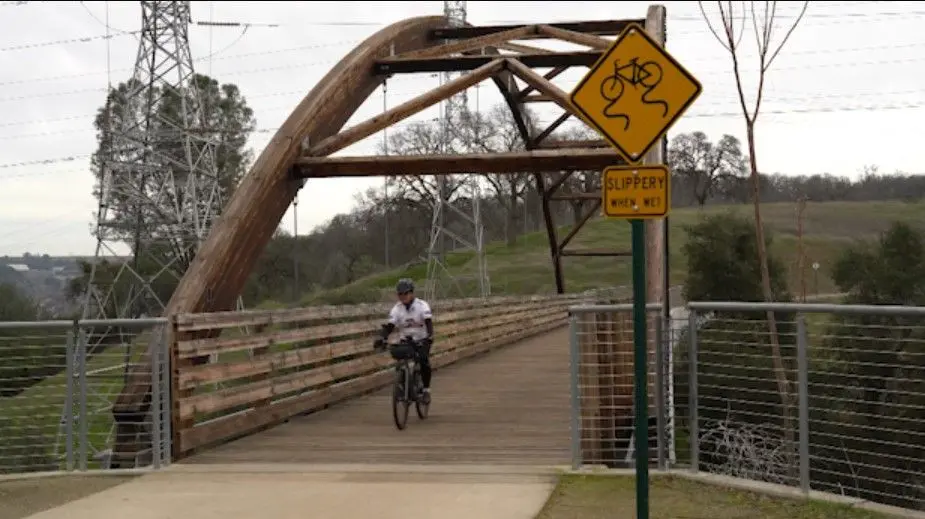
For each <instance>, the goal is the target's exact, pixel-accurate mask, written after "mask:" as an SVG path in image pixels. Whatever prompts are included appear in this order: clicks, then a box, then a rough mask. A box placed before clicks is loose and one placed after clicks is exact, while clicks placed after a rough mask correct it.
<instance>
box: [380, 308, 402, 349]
mask: <svg viewBox="0 0 925 519" xmlns="http://www.w3.org/2000/svg"><path fill="white" fill-rule="evenodd" d="M396 324H398V315H396V310H395V307H394V306H393V307H392V309H391V310H389V321H388V322H387V323H385V324H384V325H383V326H382V340H383V341H385V340H388V338H389V335H391V333H392V332H393V331H395V325H396Z"/></svg>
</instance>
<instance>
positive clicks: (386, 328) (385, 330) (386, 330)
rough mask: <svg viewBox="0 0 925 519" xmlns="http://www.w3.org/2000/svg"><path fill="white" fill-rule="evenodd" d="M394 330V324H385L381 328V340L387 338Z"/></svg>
mask: <svg viewBox="0 0 925 519" xmlns="http://www.w3.org/2000/svg"><path fill="white" fill-rule="evenodd" d="M394 330H395V324H394V323H386V324H384V325H383V326H382V340H386V339H388V338H389V335H391V333H392V332H393V331H394Z"/></svg>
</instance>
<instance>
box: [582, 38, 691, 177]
mask: <svg viewBox="0 0 925 519" xmlns="http://www.w3.org/2000/svg"><path fill="white" fill-rule="evenodd" d="M700 91H701V86H700V83H699V82H698V81H697V79H696V78H694V76H693V75H691V74H690V73H689V72H687V71H686V70H684V68H683V67H682V66H681V64H680V63H678V62H677V61H676V60H675V59H674V58H673V57H671V55H669V54H668V53H667V52H666V51H665V49H663V48H662V46H661V45H659V43H658V42H656V41H655V40H653V39H652V38H651V37H650V36H649V35H648V34H647V33H646V31H645V29H643V28H642V27H641V26H639V25H637V24H630V25H629V26H628V27H627V28H626V29H624V30H623V32H622V33H621V34H620V37H619V38H618V39H617V40H616V41H615V42H614V43H613V45H611V47H610V48H609V49H608V50H607V51H606V52H605V53H604V55H603V56H601V58H600V59H599V60H598V61H597V63H595V64H594V66H593V67H592V68H591V70H590V71H589V72H588V74H587V75H586V76H585V77H584V79H582V80H581V82H579V83H578V86H576V87H575V90H574V91H573V92H572V94H571V101H572V104H573V105H574V106H575V108H576V109H577V110H578V111H579V112H580V113H581V116H582V118H583V119H584V120H585V122H587V123H588V124H589V125H591V126H592V127H594V128H595V129H597V131H598V132H600V133H601V135H602V136H603V137H604V138H605V139H607V141H609V142H610V144H611V145H613V146H614V147H615V148H616V149H617V151H619V152H620V154H621V155H623V156H624V157H626V159H627V160H628V161H630V162H639V161H640V160H642V157H643V155H645V154H646V152H647V151H649V149H650V148H651V147H652V146H653V145H654V144H655V143H656V142H658V141H659V139H661V137H662V135H664V133H665V132H666V131H668V129H669V128H670V127H671V125H672V124H674V122H675V121H677V120H678V118H679V117H681V114H683V113H684V111H685V110H687V108H688V107H689V106H690V105H691V104H692V103H693V102H694V100H695V99H697V96H699V95H700Z"/></svg>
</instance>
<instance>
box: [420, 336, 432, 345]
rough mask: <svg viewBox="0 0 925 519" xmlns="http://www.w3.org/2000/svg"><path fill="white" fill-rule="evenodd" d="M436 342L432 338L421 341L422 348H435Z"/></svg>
mask: <svg viewBox="0 0 925 519" xmlns="http://www.w3.org/2000/svg"><path fill="white" fill-rule="evenodd" d="M433 344H434V340H433V338H431V337H425V338H423V339H421V346H433Z"/></svg>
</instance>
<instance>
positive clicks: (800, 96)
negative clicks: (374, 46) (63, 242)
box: [0, 88, 925, 142]
mask: <svg viewBox="0 0 925 519" xmlns="http://www.w3.org/2000/svg"><path fill="white" fill-rule="evenodd" d="M302 93H304V91H303V90H290V91H285V92H272V93H267V94H259V95H254V96H249V97H248V99H259V98H266V97H279V96H285V95H297V94H302ZM923 93H925V88H921V89H908V90H883V91H876V90H873V91H868V92H852V93H845V94H814V93H796V94H792V95H783V96H781V95H773V93H771V94H770V95H769V93H768V92H766V93H765V102H766V103H793V102H809V101H819V100H830V101H831V100H836V101H841V100H853V99H859V98H865V97H877V98H884V97H888V96H898V95H912V94H923ZM390 94H391V95H393V96H394V95H398V96H406V97H412V96H415V95H418V94H420V89H416V90H405V91H401V90H399V91H397V92H396V91H395V90H391V91H390ZM380 95H382V94H381V93H378V92H377V93H375V94H373V95H371V96H370V97H369V99H368V101H372V100H375V99H376V98H377V97H378V96H380ZM733 105H735V106H737V105H738V101H735V100H729V101H723V102H706V103H700V104H698V105H697V106H698V107H703V106H733ZM292 106H293V103H286V104H283V105H276V106H271V107H265V108H264V111H265V112H269V111H273V110H277V109H285V108H291V107H292ZM91 117H92V114H90V115H87V116H81V117H74V118H67V119H69V120H72V119H83V120H89V119H90V118H91ZM47 122H49V121H48V120H35V121H17V122H16V123H8V125H28V124H42V123H47ZM0 126H2V125H0ZM214 130H215V131H217V132H220V131H222V129H221V128H214ZM266 131H267V129H266V128H260V129H257V130H255V133H265V132H266ZM92 132H93V130H92V129H88V128H74V129H65V130H53V131H44V132H35V133H26V134H23V133H17V134H15V135H0V142H2V141H9V140H21V139H31V138H40V137H51V136H55V135H72V134H79V133H92Z"/></svg>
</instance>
